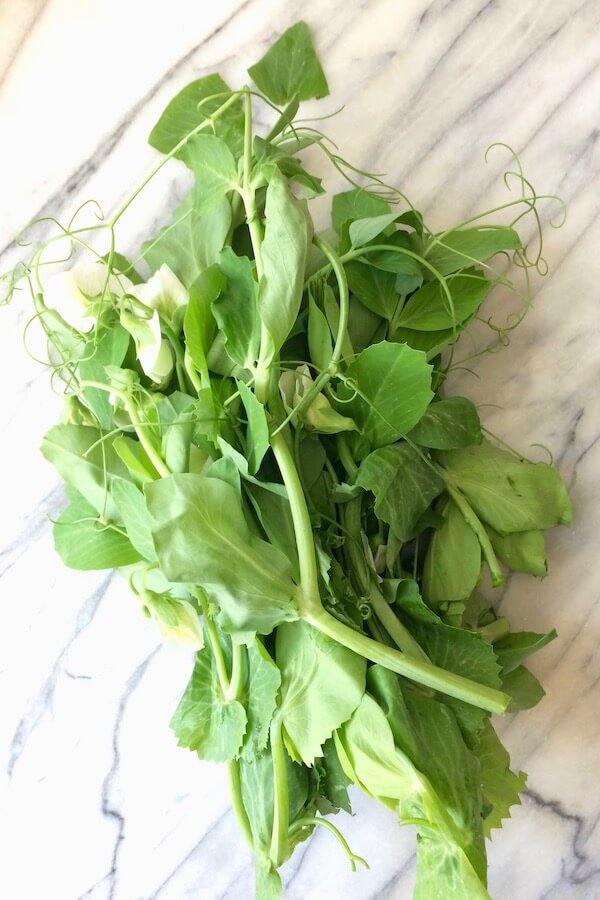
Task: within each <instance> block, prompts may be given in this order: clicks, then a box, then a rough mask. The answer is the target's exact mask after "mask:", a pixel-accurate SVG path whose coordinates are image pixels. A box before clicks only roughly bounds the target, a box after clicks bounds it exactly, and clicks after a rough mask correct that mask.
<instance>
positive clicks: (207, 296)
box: [183, 265, 225, 384]
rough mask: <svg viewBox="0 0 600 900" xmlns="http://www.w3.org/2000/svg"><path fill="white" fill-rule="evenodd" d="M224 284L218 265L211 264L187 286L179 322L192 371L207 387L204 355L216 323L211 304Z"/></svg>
mask: <svg viewBox="0 0 600 900" xmlns="http://www.w3.org/2000/svg"><path fill="white" fill-rule="evenodd" d="M224 284H225V277H224V275H223V273H222V272H221V270H220V269H219V267H218V266H216V265H212V266H210V267H209V268H208V269H205V270H204V272H202V274H201V275H199V276H198V278H196V280H195V281H194V282H193V284H192V286H191V287H190V293H189V301H188V305H187V309H186V311H185V318H184V320H183V331H184V334H185V343H186V351H187V352H188V353H189V355H190V358H191V360H192V362H193V364H194V366H195V367H196V369H197V370H198V371H199V372H200V373H201V374H202V375H203V376H204V380H205V382H206V384H208V363H207V354H208V351H209V349H210V346H211V344H212V342H213V340H214V337H215V333H216V329H217V323H216V322H215V320H214V318H213V314H212V303H213V302H214V301H215V300H216V299H217V297H218V296H219V293H220V291H221V289H222V288H223V286H224Z"/></svg>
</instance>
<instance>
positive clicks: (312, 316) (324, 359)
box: [308, 296, 333, 371]
mask: <svg viewBox="0 0 600 900" xmlns="http://www.w3.org/2000/svg"><path fill="white" fill-rule="evenodd" d="M308 348H309V352H310V358H311V360H312V362H313V363H314V364H315V366H317V367H318V369H320V370H321V371H325V369H327V367H328V366H329V363H330V362H331V355H332V353H333V342H332V339H331V331H330V328H329V325H328V323H327V319H326V318H325V316H324V315H323V313H322V312H321V310H320V309H319V307H318V306H317V304H316V303H315V301H314V300H313V298H312V296H309V298H308Z"/></svg>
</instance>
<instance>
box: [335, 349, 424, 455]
mask: <svg viewBox="0 0 600 900" xmlns="http://www.w3.org/2000/svg"><path fill="white" fill-rule="evenodd" d="M346 375H347V377H348V378H349V379H351V381H352V383H353V384H355V385H356V387H357V389H358V391H357V393H356V395H355V396H354V397H353V398H352V399H350V400H349V402H347V403H344V404H342V405H341V406H340V412H341V413H342V414H343V415H346V416H351V417H352V418H353V419H354V421H355V422H356V424H357V425H358V426H359V428H360V429H361V431H362V440H361V442H360V449H361V450H363V451H364V450H367V449H368V448H372V449H375V448H377V447H384V446H385V445H386V444H393V443H394V442H395V441H397V440H398V438H400V437H402V435H404V434H407V433H408V432H409V431H410V430H411V429H412V428H414V427H415V425H416V424H417V422H418V421H419V419H420V418H421V416H422V415H423V413H424V412H425V410H426V409H427V406H428V405H429V402H430V400H431V398H432V396H433V393H432V391H431V366H430V365H428V364H427V362H426V360H425V355H424V354H423V353H419V351H417V350H413V349H411V348H410V347H407V346H406V345H405V344H391V343H388V342H387V341H381V342H380V343H379V344H374V345H373V346H371V347H367V348H366V350H363V351H362V353H360V354H359V355H358V356H357V357H356V359H355V360H354V361H353V362H352V363H351V365H350V366H349V367H348V370H347V372H346ZM346 396H347V397H348V396H351V394H350V389H349V388H346Z"/></svg>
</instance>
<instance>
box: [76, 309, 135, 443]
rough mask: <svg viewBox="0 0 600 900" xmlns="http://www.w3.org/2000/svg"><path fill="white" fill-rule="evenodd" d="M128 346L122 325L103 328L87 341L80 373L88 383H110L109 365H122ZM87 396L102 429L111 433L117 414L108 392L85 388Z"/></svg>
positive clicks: (116, 324) (126, 335) (80, 364)
mask: <svg viewBox="0 0 600 900" xmlns="http://www.w3.org/2000/svg"><path fill="white" fill-rule="evenodd" d="M128 347H129V334H128V332H127V331H125V329H124V328H122V327H121V326H120V325H119V324H118V323H115V324H113V325H111V326H110V328H102V329H100V330H99V331H98V333H97V334H93V335H92V337H91V338H90V339H89V340H88V341H86V346H85V351H84V355H83V359H82V360H81V362H80V363H79V374H80V375H81V377H82V378H83V379H84V381H99V382H101V383H102V384H110V376H109V375H108V374H107V371H106V366H120V365H121V363H122V362H123V360H124V359H125V354H126V353H127V348H128ZM83 393H84V396H85V399H86V402H87V404H88V405H89V407H90V409H91V410H92V412H93V413H94V415H95V416H96V418H97V420H98V424H99V426H100V428H104V429H105V430H106V431H110V429H111V428H112V427H113V411H112V407H111V405H110V399H109V393H108V391H103V390H101V389H99V388H85V389H84V392H83Z"/></svg>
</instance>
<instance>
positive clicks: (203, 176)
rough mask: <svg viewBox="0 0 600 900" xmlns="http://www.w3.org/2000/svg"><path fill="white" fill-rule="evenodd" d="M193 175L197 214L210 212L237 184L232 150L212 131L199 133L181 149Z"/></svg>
mask: <svg viewBox="0 0 600 900" xmlns="http://www.w3.org/2000/svg"><path fill="white" fill-rule="evenodd" d="M181 155H182V158H183V159H184V160H185V163H186V165H188V166H189V167H190V169H191V170H192V172H193V173H194V177H195V179H196V195H195V204H194V209H195V210H196V212H197V213H199V214H200V215H204V214H206V213H209V212H212V211H213V210H214V209H215V208H216V207H218V206H219V204H221V203H222V201H223V200H224V199H225V197H226V196H227V194H228V193H229V192H230V191H232V190H234V189H235V188H236V187H237V185H238V173H237V164H236V161H235V159H234V156H233V153H232V152H231V150H230V149H229V147H228V146H227V144H226V143H225V141H222V140H221V139H220V138H218V137H217V136H216V135H214V134H198V135H196V136H195V137H193V138H191V140H189V141H188V142H187V144H186V145H185V147H184V148H183V149H182V151H181Z"/></svg>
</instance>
